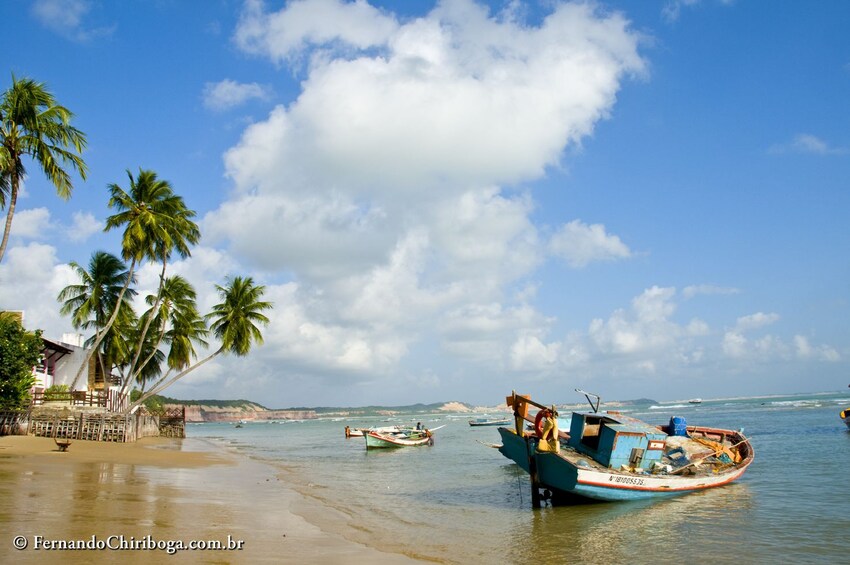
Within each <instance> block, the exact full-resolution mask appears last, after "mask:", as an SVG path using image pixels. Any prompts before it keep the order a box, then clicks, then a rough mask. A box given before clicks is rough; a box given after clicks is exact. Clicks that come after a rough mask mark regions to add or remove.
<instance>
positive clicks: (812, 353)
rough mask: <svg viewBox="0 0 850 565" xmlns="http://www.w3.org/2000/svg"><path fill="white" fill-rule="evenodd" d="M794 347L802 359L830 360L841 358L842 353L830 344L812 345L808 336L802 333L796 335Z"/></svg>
mask: <svg viewBox="0 0 850 565" xmlns="http://www.w3.org/2000/svg"><path fill="white" fill-rule="evenodd" d="M794 349H795V351H796V354H797V357H798V358H800V359H818V360H821V361H829V362H837V361H840V360H841V355H840V354H839V353H838V351H836V350H835V348H833V347H830V346H828V345H819V346H816V347H815V346H812V345H811V344H810V343H809V340H808V338H806V337H805V336H802V335H795V336H794Z"/></svg>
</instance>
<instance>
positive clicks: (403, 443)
mask: <svg viewBox="0 0 850 565" xmlns="http://www.w3.org/2000/svg"><path fill="white" fill-rule="evenodd" d="M364 437H365V438H366V448H367V449H369V448H374V447H416V446H420V445H434V438H433V435H432V434H431V432H430V431H428V430H404V431H400V432H395V433H387V432H378V431H375V430H368V431H366V432H364Z"/></svg>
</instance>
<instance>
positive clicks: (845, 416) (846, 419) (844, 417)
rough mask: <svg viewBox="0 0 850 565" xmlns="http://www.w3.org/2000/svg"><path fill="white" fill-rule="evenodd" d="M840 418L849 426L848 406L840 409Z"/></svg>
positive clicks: (849, 411) (849, 412)
mask: <svg viewBox="0 0 850 565" xmlns="http://www.w3.org/2000/svg"><path fill="white" fill-rule="evenodd" d="M841 419H842V420H844V423H845V424H846V425H847V427H848V428H850V408H845V409H844V410H842V411H841Z"/></svg>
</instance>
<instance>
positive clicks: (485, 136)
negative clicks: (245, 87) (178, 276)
mask: <svg viewBox="0 0 850 565" xmlns="http://www.w3.org/2000/svg"><path fill="white" fill-rule="evenodd" d="M519 17H520V13H519V11H517V10H514V11H507V12H504V13H503V14H501V15H499V16H495V17H491V16H489V15H488V13H487V8H485V7H483V6H480V5H477V4H474V3H472V2H469V1H466V0H453V1H448V2H443V3H440V4H438V6H437V7H436V8H435V9H434V10H433V11H432V12H431V13H429V14H427V15H425V16H423V17H421V18H417V19H413V20H405V21H402V20H399V19H397V18H396V17H395V16H394V15H393V14H390V13H388V12H381V11H379V10H377V9H375V8H373V7H371V6H369V5H368V4H366V3H365V2H350V3H342V2H337V1H330V0H318V1H299V2H292V3H289V4H287V6H286V7H284V8H283V9H281V10H279V11H276V12H265V11H264V9H263V7H262V5H261V4H260V3H258V2H250V3H248V4H247V7H246V11H245V13H244V14H243V17H242V19H241V21H240V26H239V29H238V30H237V32H236V43H237V45H238V46H240V47H241V48H242V49H244V50H246V51H248V52H250V53H254V54H260V55H264V56H266V57H268V58H269V59H270V60H271V61H273V62H275V63H283V62H291V63H298V62H300V61H302V60H307V61H309V65H308V66H307V67H306V71H305V72H306V76H305V78H304V80H303V81H302V82H301V87H302V91H301V93H300V95H299V96H298V97H297V99H296V100H294V101H293V102H292V103H291V104H289V105H287V106H283V105H280V106H277V107H276V108H274V109H273V110H272V111H271V112H270V113H269V115H268V117H267V119H266V120H264V121H261V122H258V123H255V124H252V125H251V126H249V127H248V128H246V130H245V131H244V133H243V135H242V138H241V139H240V141H239V143H238V144H237V145H236V146H234V147H233V148H231V149H230V150H229V151H228V152H227V153H226V155H225V165H226V171H227V175H228V176H229V177H230V178H231V179H232V180H233V182H234V186H235V192H234V194H233V197H232V198H231V199H230V200H229V201H227V202H225V203H223V204H222V205H221V206H220V208H219V209H218V210H216V211H214V212H212V213H210V214H208V215H207V217H206V218H205V219H204V224H203V230H204V234H205V238H207V239H206V241H212V242H226V244H227V245H228V246H229V247H230V250H231V251H232V252H233V253H234V254H235V255H238V256H239V257H241V258H242V259H243V260H244V261H246V263H247V264H249V265H257V266H260V267H262V268H263V269H267V270H269V271H273V272H285V273H291V275H292V278H293V282H292V283H290V284H291V285H292V286H286V287H284V288H285V289H286V291H285V292H283V288H281V289H279V290H278V292H283V295H282V297H281V298H280V301H281V306H280V307H281V308H282V310H280V311H278V310H277V309H276V320H275V323H274V324H273V327H272V328H270V333H269V343H270V344H273V345H270V347H269V348H267V351H275V355H278V356H281V358H282V359H283V358H286V359H287V360H289V361H290V362H291V363H294V364H295V365H296V366H298V367H309V368H310V370H311V371H314V372H318V373H322V372H325V373H328V374H330V373H333V372H334V371H343V372H344V371H346V370H350V371H352V372H354V373H357V372H360V373H361V374H362V373H369V372H372V373H373V374H379V373H381V371H387V370H390V369H391V368H392V367H393V366H395V370H396V371H398V364H399V363H401V362H402V360H403V358H404V356H409V355H413V354H414V353H413V349H412V348H415V347H416V346H417V345H418V344H422V343H438V344H440V346H441V347H442V348H443V350H444V351H446V352H448V354H449V355H450V356H456V357H459V358H461V359H465V360H475V362H481V363H484V364H486V365H488V366H498V367H502V368H505V369H512V370H520V367H523V366H524V367H526V370H530V369H529V367H532V366H537V367H538V368H539V365H540V364H539V363H532V360H531V358H530V357H531V354H530V352H531V351H534V350H536V351H538V352H544V355H543V357H542V358H541V359H544V360H546V361H545V363H544V365H545V364H547V363H551V362H552V359H553V358H557V357H558V355H559V354H560V345H558V344H557V342H551V343H548V342H547V341H546V339H545V334H546V332H547V331H548V328H549V327H550V325H551V321H550V320H547V319H546V318H545V317H544V316H542V315H540V313H539V312H537V311H536V310H535V308H534V307H532V306H530V305H529V304H527V303H525V302H524V301H523V299H522V298H521V297H515V296H513V297H511V296H512V292H510V291H509V290H508V289H509V285H512V284H514V283H518V282H520V281H521V280H522V279H523V277H527V276H529V275H530V274H532V273H533V272H534V269H536V268H537V267H538V266H539V265H540V264H541V263H542V261H543V260H544V259H545V250H544V249H543V246H542V244H541V242H540V241H539V236H538V233H537V230H536V228H535V226H534V224H533V223H532V221H531V218H530V216H531V214H532V212H533V209H534V203H533V200H532V198H531V195H530V194H529V193H526V192H522V191H519V192H514V191H511V192H509V191H507V190H506V189H505V188H503V187H505V186H506V185H508V184H512V183H517V182H522V181H526V180H533V179H535V178H538V177H540V176H541V175H543V174H544V173H545V171H546V168H547V167H551V166H557V165H558V164H559V160H560V156H561V154H562V152H563V151H564V149H565V148H566V147H568V146H569V145H571V144H577V143H579V142H580V140H581V139H582V138H583V137H585V136H587V135H589V134H591V133H592V131H593V127H594V125H595V123H596V122H597V121H599V120H600V119H604V118H605V117H607V115H608V113H609V111H610V109H611V107H612V106H613V104H614V101H615V97H616V93H617V91H618V90H619V88H620V86H621V82H622V81H623V80H624V79H625V78H626V77H627V76H629V75H632V74H638V73H641V72H643V69H644V62H643V60H642V59H641V57H640V55H639V54H638V52H637V47H638V43H639V41H640V37H639V36H638V34H636V33H634V32H632V31H631V30H630V29H629V24H628V22H627V21H626V20H625V19H623V18H622V17H621V16H620V15H618V14H602V13H598V12H596V11H594V9H593V8H592V7H591V6H589V5H575V4H564V5H557V6H556V7H554V9H553V11H552V13H551V14H550V15H549V16H548V17H546V18H545V19H544V20H543V21H542V22H540V23H539V24H535V25H531V24H527V23H525V22H522V21H518V18H519ZM235 217H238V218H240V222H233V218H235ZM244 225H251V226H254V228H255V229H250V230H246V229H243V227H242V226H244ZM587 229H588V230H591V229H592V228H587ZM616 241H618V240H616V237H615V236H611V235H608V234H604V232H603V237H602V241H599V242H597V245H599V246H602V247H603V248H604V253H607V257H611V256H616V255H622V254H623V253H626V254H627V253H628V249H627V248H625V246H623V245H622V244H620V246H617V244H616ZM624 249H625V251H624ZM596 251H597V253H599V252H600V250H599V249H596ZM597 258H598V255H597ZM280 312H282V313H283V314H282V315H281V316H280V317H281V318H282V319H280V320H278V316H277V314H279V313H280ZM284 319H285V320H284ZM264 351H265V350H264ZM263 355H265V353H264V354H263ZM419 372H420V373H421V371H419Z"/></svg>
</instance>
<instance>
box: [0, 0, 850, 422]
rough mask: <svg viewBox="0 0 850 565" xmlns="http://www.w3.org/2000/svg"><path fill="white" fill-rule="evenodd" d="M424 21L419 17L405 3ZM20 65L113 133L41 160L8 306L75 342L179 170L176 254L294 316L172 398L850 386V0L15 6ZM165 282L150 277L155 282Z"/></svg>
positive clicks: (550, 394) (557, 397)
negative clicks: (95, 291)
mask: <svg viewBox="0 0 850 565" xmlns="http://www.w3.org/2000/svg"><path fill="white" fill-rule="evenodd" d="M399 10H403V11H399ZM0 15H2V19H3V21H5V22H11V24H12V25H6V26H4V27H5V28H6V31H5V32H4V34H3V35H2V37H0V52H2V53H4V54H5V56H4V58H3V59H4V62H5V68H6V75H5V78H3V79H2V80H0V89H2V90H5V89H6V88H8V85H9V83H10V77H11V74H13V73H14V74H15V75H16V76H29V77H33V78H35V79H37V80H40V81H43V82H45V83H47V85H48V87H49V89H50V90H51V91H52V92H53V93H54V94H55V96H56V97H57V99H58V100H59V101H60V102H61V103H62V104H63V105H65V106H67V107H68V108H69V109H71V110H72V111H73V112H74V113H75V114H76V116H75V120H74V124H75V125H76V126H77V127H78V128H80V129H81V130H83V131H84V132H85V133H86V134H87V136H88V140H89V146H88V149H87V150H86V151H85V153H84V154H83V157H84V158H85V160H86V162H87V164H88V166H89V169H90V174H89V177H88V179H87V181H86V182H81V181H78V182H77V183H76V185H75V190H74V194H73V197H72V198H71V199H70V200H69V201H67V202H65V201H62V200H60V199H59V198H58V197H57V196H56V195H55V191H54V189H53V188H52V187H51V186H50V185H49V184H48V182H47V181H46V180H45V179H44V177H43V176H42V175H41V174H40V173H38V172H37V171H36V170H35V169H34V167H31V168H30V176H29V177H28V178H27V179H26V183H25V193H24V195H23V196H22V198H21V199H20V200H19V203H18V211H17V214H16V216H15V222H14V225H13V232H12V238H11V240H10V246H9V250H8V251H7V255H6V257H5V258H4V259H3V262H2V263H0V308H2V309H12V310H24V311H25V312H26V314H25V315H26V319H25V321H26V325H27V326H28V327H30V328H33V329H34V328H41V329H43V330H45V335H46V336H48V337H55V338H59V337H61V335H62V334H63V333H66V332H71V331H73V330H72V328H71V326H70V323H69V321H68V319H67V318H63V317H61V316H60V315H59V313H58V309H59V305H58V303H57V302H56V295H57V294H58V292H59V290H61V289H62V288H63V287H64V286H66V285H68V284H71V283H72V282H74V280H73V277H72V275H71V273H70V271H69V269H68V267H67V263H68V262H69V261H76V262H78V263H81V264H85V263H87V262H88V259H89V257H90V256H91V253H92V252H93V251H95V250H98V249H103V250H106V251H110V252H113V253H116V254H117V253H118V242H117V238H116V236H115V234H113V233H106V234H104V233H103V232H102V228H103V222H104V219H105V218H106V217H107V216H108V215H109V214H110V211H109V210H108V208H107V206H106V204H107V199H108V198H107V191H106V186H107V184H109V183H117V184H119V185H121V186H126V183H127V174H126V170H128V169H129V170H131V171H133V172H134V173H135V172H137V171H138V170H139V168H140V167H141V168H145V169H152V170H154V171H156V172H157V173H158V175H159V176H160V177H161V178H164V179H166V180H168V181H170V182H171V183H172V185H173V187H174V188H175V190H176V191H177V192H178V193H179V194H181V195H182V196H183V197H184V198H185V200H186V202H187V204H188V205H189V206H190V207H191V208H193V209H194V210H196V211H197V212H198V217H199V220H200V221H199V223H200V226H201V229H202V233H203V239H202V242H201V244H200V245H199V246H198V247H196V248H195V249H194V250H193V255H192V257H191V259H189V260H186V261H182V262H179V263H177V264H175V265H174V267H173V270H171V271H170V272H172V273H180V274H182V275H184V276H186V277H187V278H189V280H190V281H192V282H193V284H194V285H195V287H196V289H197V290H198V292H199V295H200V296H201V299H200V302H201V304H202V307H205V308H208V307H209V306H210V305H211V304H213V303H214V301H215V296H214V291H213V285H214V284H217V283H221V282H222V281H223V278H224V276H226V275H236V274H239V275H250V276H252V277H254V279H255V280H257V281H258V282H260V283H262V284H265V285H266V286H267V289H268V294H267V296H268V298H269V299H270V300H272V301H273V302H274V303H275V311H274V313H273V315H272V318H273V321H272V324H271V325H270V326H269V328H268V329H267V330H266V332H265V335H266V344H265V345H264V346H263V347H262V348H260V349H257V350H256V351H255V352H254V353H253V354H252V355H251V356H250V357H248V358H246V359H221V360H220V361H219V360H217V361H216V362H215V364H211V365H206V366H204V367H203V368H201V369H199V370H198V371H197V372H196V373H193V374H192V375H190V376H187V377H186V378H185V379H184V380H183V381H181V382H180V383H179V384H177V385H175V386H173V387H172V388H170V389H168V391H167V392H166V394H169V395H171V396H177V397H180V398H196V399H197V398H248V399H250V400H255V401H258V402H261V403H263V404H265V405H267V406H270V407H286V406H299V405H301V406H304V405H311V406H315V405H351V406H356V405H364V404H406V403H415V402H436V401H443V400H460V401H465V402H470V403H474V404H491V405H492V404H496V403H498V402H499V401H500V399H501V398H502V397H503V396H504V395H505V394H509V393H510V391H511V390H512V389H516V390H518V391H520V392H528V393H531V394H533V395H534V396H535V397H537V398H542V399H545V400H552V401H557V402H567V401H574V400H576V399H577V398H576V394H575V393H574V392H573V389H574V388H576V387H580V388H583V389H586V390H591V391H595V392H598V393H600V394H601V395H602V396H603V398H608V399H627V398H637V397H648V398H654V399H658V400H674V399H684V398H690V397H697V396H698V397H703V398H717V397H730V396H742V395H761V394H780V393H788V392H797V391H822V390H839V389H842V388H845V387H846V386H847V384H848V382H850V366H848V359H850V331H848V327H849V326H848V324H847V322H846V320H847V319H848V314H850V303H848V297H850V261H848V257H847V255H848V253H847V252H848V248H850V246H848V239H850V237H848V236H850V228H848V222H847V218H848V210H850V192H848V187H847V182H848V179H850V138H848V132H850V112H848V111H847V108H848V106H847V100H850V40H848V39H847V34H846V30H847V29H848V27H850V5H847V3H845V2H839V1H833V2H829V1H824V2H802V1H800V2H785V3H782V5H781V7H780V6H773V5H772V4H771V5H767V4H766V3H763V2H747V1H743V0H738V1H730V0H727V1H720V0H680V1H675V0H673V1H667V0H663V1H662V0H659V1H655V2H652V1H649V2H597V3H581V4H576V3H561V2H550V1H546V2H497V1H491V2H487V3H476V2H473V1H471V0H450V1H444V2H437V3H433V2H401V3H399V2H373V3H367V2H365V1H361V2H355V3H350V2H342V1H340V0H303V1H299V2H288V3H284V2H266V3H260V2H256V1H246V2H241V1H235V0H233V1H230V0H211V1H208V2H178V1H166V0H161V1H148V2H106V1H104V2H96V1H84V0H50V1H47V0H41V1H33V2H24V1H15V0H12V1H9V2H3V3H0ZM155 273H156V268H155V267H154V266H147V267H145V268H143V269H142V271H141V273H140V283H139V286H140V290H141V291H142V293H144V292H145V291H146V290H147V289H152V288H153V284H154V281H155Z"/></svg>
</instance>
